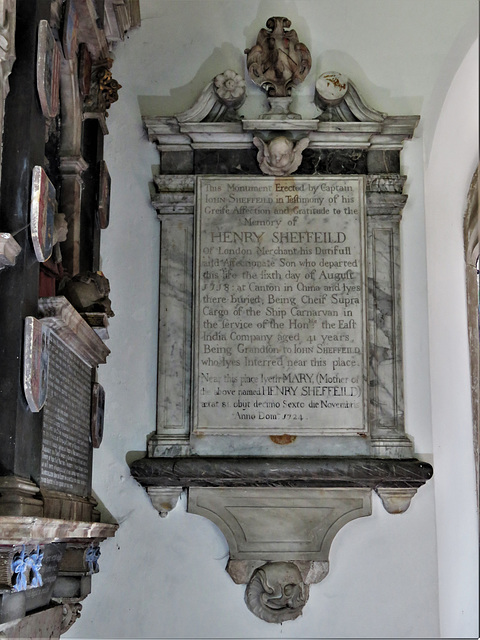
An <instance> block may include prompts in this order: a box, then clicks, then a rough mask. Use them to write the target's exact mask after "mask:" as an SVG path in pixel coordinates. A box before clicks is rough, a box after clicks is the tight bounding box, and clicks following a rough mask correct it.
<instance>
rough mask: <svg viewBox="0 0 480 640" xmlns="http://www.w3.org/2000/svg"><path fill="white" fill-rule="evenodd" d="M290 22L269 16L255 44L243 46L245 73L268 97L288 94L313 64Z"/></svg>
mask: <svg viewBox="0 0 480 640" xmlns="http://www.w3.org/2000/svg"><path fill="white" fill-rule="evenodd" d="M291 24H292V23H291V22H290V20H289V19H288V18H282V17H272V18H269V19H268V20H267V23H266V26H267V28H266V29H260V31H259V33H258V36H257V43H256V44H255V46H253V47H252V48H251V49H245V53H246V54H247V68H248V73H249V75H250V77H251V79H252V80H253V81H254V82H255V84H258V85H259V86H260V87H261V89H263V90H264V91H266V93H267V95H268V96H269V97H279V98H282V97H287V96H290V95H291V92H292V88H293V87H294V86H295V85H297V84H300V83H301V82H303V81H304V80H305V78H306V76H307V74H308V72H309V71H310V67H311V66H312V58H311V55H310V51H309V50H308V49H307V47H306V46H305V45H304V44H303V43H302V42H299V41H298V36H297V32H296V31H295V30H294V29H291V30H290V31H287V29H288V28H289V27H290V25H291Z"/></svg>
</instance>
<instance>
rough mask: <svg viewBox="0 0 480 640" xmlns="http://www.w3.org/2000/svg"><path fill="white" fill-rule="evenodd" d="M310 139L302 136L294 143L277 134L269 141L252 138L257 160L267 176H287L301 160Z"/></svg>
mask: <svg viewBox="0 0 480 640" xmlns="http://www.w3.org/2000/svg"><path fill="white" fill-rule="evenodd" d="M309 142H310V140H309V139H308V138H302V139H301V140H299V141H298V142H297V143H296V144H295V145H294V144H293V142H292V140H289V139H288V138H286V137H285V136H278V137H276V138H274V139H273V140H271V141H270V142H265V141H264V140H262V139H261V138H257V137H255V138H253V144H254V145H255V146H256V147H257V149H258V154H257V160H258V163H259V165H260V169H261V170H262V171H263V173H265V174H267V175H269V176H289V175H290V174H291V173H293V172H294V171H296V170H297V169H298V167H299V166H300V164H301V162H302V153H303V151H304V150H305V149H306V148H307V147H308V144H309Z"/></svg>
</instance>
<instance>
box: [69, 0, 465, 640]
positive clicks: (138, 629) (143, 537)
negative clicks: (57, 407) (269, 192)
mask: <svg viewBox="0 0 480 640" xmlns="http://www.w3.org/2000/svg"><path fill="white" fill-rule="evenodd" d="M141 10H142V27H141V29H140V30H138V31H136V32H133V33H131V34H130V35H129V37H128V39H127V40H126V41H125V43H121V44H120V45H119V46H118V47H117V49H116V62H115V65H114V67H113V69H114V77H115V78H116V79H117V80H118V81H119V82H120V83H121V84H122V85H123V88H122V90H121V92H120V101H119V102H118V103H116V104H114V105H113V106H112V108H111V110H110V111H111V113H110V117H109V118H108V125H109V128H110V130H111V132H112V133H111V134H110V136H108V137H107V139H106V160H107V163H108V166H109V170H110V173H111V176H112V184H113V192H112V210H111V222H110V226H109V228H108V229H107V230H105V231H104V232H103V234H102V255H103V264H102V267H103V270H104V272H105V273H106V275H107V277H109V279H110V283H111V287H112V294H111V297H112V302H113V308H114V310H115V313H116V316H115V318H113V319H112V320H111V322H110V329H109V330H110V341H109V343H108V344H109V347H110V348H111V350H112V354H111V356H110V357H109V364H108V365H107V366H105V367H103V368H102V369H101V382H102V384H103V385H104V387H105V389H106V394H107V404H106V423H105V437H104V442H103V444H102V447H101V449H100V450H99V451H97V452H96V453H95V459H94V489H95V492H96V493H97V495H98V496H99V497H100V498H101V500H102V502H103V504H104V505H105V507H106V509H108V511H109V512H110V513H111V514H112V515H113V516H114V517H115V518H116V519H117V520H118V522H119V523H120V525H121V526H120V529H119V531H118V533H117V536H116V538H115V539H113V540H108V541H106V542H105V543H103V545H102V556H101V559H100V568H101V571H100V573H99V574H98V575H97V576H95V577H94V579H93V592H92V595H91V596H89V597H88V598H87V599H86V600H85V602H84V606H83V613H82V617H81V618H80V620H79V621H78V622H77V623H76V624H75V625H74V626H73V627H72V629H71V630H70V631H69V632H68V634H67V637H71V638H74V637H77V638H152V637H153V638H185V637H189V638H220V637H222V638H266V637H269V638H280V637H282V638H329V637H330V638H331V637H337V638H341V637H349V638H352V637H355V638H358V637H369V638H375V637H395V638H400V637H439V635H440V621H441V623H442V631H444V632H446V631H448V633H449V634H450V636H451V637H453V636H455V637H468V634H470V636H469V637H473V636H474V635H475V623H476V611H475V610H472V602H473V600H474V597H475V592H474V588H473V586H472V579H473V578H474V576H473V573H474V569H468V566H467V564H468V561H467V559H468V558H469V557H470V558H471V564H472V567H476V566H477V565H476V564H475V561H474V555H475V548H476V545H475V540H474V539H473V537H474V531H475V527H474V521H473V519H474V505H472V481H473V480H472V475H471V470H470V471H469V470H468V467H469V465H471V460H470V459H468V456H469V452H470V453H471V450H470V449H469V446H468V433H469V432H468V409H465V406H467V405H468V402H467V400H468V386H467V387H466V388H465V385H466V384H467V385H468V380H467V379H466V378H465V376H466V372H467V371H468V354H467V351H466V346H465V344H463V345H462V348H461V349H459V350H458V353H457V351H456V350H455V344H456V335H452V336H451V337H450V339H449V354H450V356H451V358H453V360H452V359H450V360H448V359H447V357H446V356H442V355H441V349H440V348H439V344H441V343H440V342H437V340H444V339H445V338H446V337H448V322H449V319H450V317H451V316H452V315H454V316H455V317H456V318H457V316H458V318H457V319H456V320H455V322H456V324H455V327H456V329H457V330H458V331H459V334H458V336H460V338H461V340H463V336H464V335H465V333H464V331H465V327H464V325H463V324H462V322H463V319H464V318H463V316H462V312H460V311H459V310H458V309H452V305H451V304H446V300H445V301H444V302H443V303H442V293H441V284H442V281H441V278H440V276H437V275H436V269H437V268H439V269H440V268H441V263H442V259H443V258H444V252H443V251H441V250H439V247H442V246H443V245H442V243H444V242H447V244H448V242H449V237H448V229H450V228H451V227H452V226H454V227H455V238H456V240H455V245H453V246H452V247H451V251H449V254H448V265H450V266H451V267H452V268H454V269H455V274H456V275H455V279H454V280H452V281H451V282H449V286H448V291H449V293H452V292H453V291H455V287H460V288H461V286H462V285H461V280H460V276H461V274H460V272H461V258H462V253H461V247H459V246H458V238H457V236H458V233H457V232H458V224H460V219H461V214H462V211H461V210H460V209H459V208H458V205H459V202H458V199H459V198H460V195H459V194H460V192H461V190H462V189H463V186H464V184H463V183H465V185H467V186H468V182H469V179H470V174H469V167H468V170H467V167H466V166H464V165H463V164H462V163H460V164H459V165H457V166H458V173H459V180H458V183H456V187H455V190H456V192H458V193H457V201H455V202H454V203H453V204H454V205H456V208H453V209H450V208H445V207H444V208H443V209H442V213H441V216H442V218H441V219H442V221H443V223H444V224H445V225H446V228H445V229H442V231H441V232H440V231H439V230H438V229H437V235H435V229H434V227H435V225H434V222H435V216H434V212H435V202H433V203H432V201H431V200H430V201H429V203H428V204H429V208H428V209H427V215H428V218H427V226H426V225H425V214H424V184H423V166H424V154H426V155H427V154H428V153H429V150H430V149H432V154H431V162H430V168H429V174H428V176H427V177H428V178H430V176H432V180H431V181H429V182H427V189H429V190H428V191H427V196H428V197H430V194H432V193H434V192H435V187H436V184H437V181H440V184H442V183H443V184H444V185H445V187H447V185H448V180H447V175H448V174H447V173H446V166H447V164H448V163H446V162H445V163H444V164H443V165H442V167H441V168H442V171H443V173H442V174H441V176H438V177H437V174H436V170H435V167H434V164H433V161H434V158H435V154H436V153H437V149H440V150H441V151H442V152H443V153H445V151H444V147H442V142H441V141H442V140H443V135H444V134H443V129H440V128H439V129H436V125H437V120H438V117H439V114H440V111H441V106H442V104H443V102H444V99H445V96H446V94H447V91H448V88H449V86H450V84H451V82H452V79H453V78H454V76H455V73H456V71H457V69H458V67H459V66H460V63H461V61H462V60H463V59H464V57H465V55H466V54H467V52H468V49H469V48H470V46H471V43H472V42H473V40H474V37H475V32H476V29H477V24H478V19H477V12H478V9H477V2H476V0H455V2H452V0H422V1H421V2H418V0H390V1H388V2H387V1H386V0H299V1H297V2H293V1H286V0H277V1H272V0H263V1H262V0H242V1H241V2H240V1H239V0H196V1H195V0H141ZM271 15H285V16H288V17H289V18H290V19H291V20H292V23H293V27H294V28H295V29H296V30H297V32H298V33H299V35H300V39H301V40H302V41H304V42H305V43H306V44H307V46H308V47H309V49H310V51H311V53H312V58H313V61H314V62H313V68H312V72H311V74H310V76H309V79H308V81H307V82H306V83H305V84H304V85H302V87H301V89H300V91H299V94H300V95H301V98H299V99H298V100H297V104H296V105H294V108H297V110H298V109H299V110H300V111H301V112H302V113H303V114H304V115H310V114H313V113H314V109H313V108H312V107H308V106H307V107H305V106H301V105H300V104H299V103H300V102H301V101H302V100H303V101H306V100H308V96H311V95H312V91H313V85H314V82H315V78H316V77H317V76H318V75H319V74H320V73H322V72H323V71H328V70H338V71H342V72H344V73H346V74H347V75H348V76H350V78H352V80H353V81H354V82H355V84H356V86H357V87H358V89H359V90H360V91H361V93H362V94H363V95H364V97H365V99H366V100H367V102H369V103H370V104H371V106H373V107H374V108H377V109H379V110H382V111H386V112H388V113H390V114H392V115H396V114H420V115H422V122H421V125H420V126H419V128H418V129H417V135H416V137H415V139H414V140H413V141H411V142H409V143H407V145H406V148H405V151H404V154H403V169H404V172H405V173H407V174H408V181H407V185H406V191H407V192H408V193H409V200H408V203H407V206H406V208H405V212H404V220H403V223H402V228H403V247H402V249H403V263H404V271H403V287H404V317H405V321H404V324H405V340H404V343H405V344H404V347H405V376H406V380H405V396H406V417H407V430H408V432H409V434H410V435H411V436H412V437H413V438H414V441H415V446H416V450H417V451H418V452H419V453H420V454H422V455H424V456H425V457H426V458H427V459H428V460H431V458H432V454H433V453H434V454H435V459H434V460H433V463H434V465H435V467H436V468H437V456H438V457H439V459H438V469H437V471H436V477H435V482H429V483H428V484H427V485H426V486H425V487H423V488H422V489H421V490H420V491H419V493H418V495H417V496H416V497H415V498H414V500H413V502H412V505H411V507H410V509H409V510H408V511H407V512H406V513H405V514H403V515H401V516H392V515H389V514H387V513H386V512H385V511H384V509H383V507H382V506H381V504H380V501H379V500H378V499H377V498H376V496H374V497H373V515H372V516H371V517H369V518H363V519H360V520H356V521H354V522H352V523H350V524H348V525H347V526H346V527H345V528H344V529H343V530H342V531H340V533H339V534H338V535H337V537H336V539H335V540H334V542H333V545H332V549H331V553H330V564H331V569H330V574H329V576H327V578H326V579H325V580H324V581H323V582H322V583H320V584H319V585H314V586H313V587H312V588H311V592H310V600H309V602H308V604H307V606H306V607H305V609H304V615H303V616H302V617H301V618H300V619H299V620H296V621H294V622H290V623H285V624H284V625H283V626H278V627H277V626H273V625H269V624H268V623H265V622H262V621H261V620H258V619H257V618H255V617H254V616H253V615H252V614H250V613H249V612H248V610H247V609H246V607H245V605H244V602H243V592H244V588H243V587H241V586H238V585H235V584H234V583H233V582H232V581H231V579H230V578H229V576H228V575H227V573H226V572H225V571H224V566H225V564H226V561H227V556H228V549H227V546H226V543H225V540H224V538H223V536H222V534H221V533H220V532H219V531H218V530H217V529H216V528H215V526H214V525H213V524H212V523H210V522H209V521H206V520H204V519H202V518H200V517H198V516H193V515H190V514H187V513H185V504H184V501H182V503H181V504H180V505H179V506H178V507H177V508H176V509H175V511H173V512H172V513H171V514H170V515H169V516H168V518H167V519H163V520H162V519H160V518H159V517H158V515H157V513H156V512H155V511H154V509H153V507H152V506H151V504H150V501H149V499H148V498H147V496H146V494H145V492H144V490H143V489H141V488H140V487H139V486H138V485H137V484H136V483H135V482H134V481H133V480H132V478H131V477H130V475H129V469H128V465H127V461H126V457H127V453H128V452H135V451H137V452H143V451H145V447H146V439H147V436H148V434H150V433H152V432H153V431H154V430H155V392H156V386H155V377H156V332H157V289H158V234H159V223H158V221H157V220H156V216H155V212H154V210H153V208H152V207H151V205H150V195H149V190H148V182H149V181H150V180H151V175H152V165H155V164H156V163H157V162H158V156H157V154H156V151H155V148H154V146H153V145H152V144H151V143H149V142H148V141H147V140H146V137H145V134H144V132H143V130H142V124H141V115H170V114H173V113H175V112H176V111H177V112H178V111H181V110H183V109H186V108H188V107H189V106H191V104H192V102H193V101H194V100H195V99H196V97H197V96H198V94H199V93H200V92H201V90H202V89H203V87H204V86H205V84H206V83H207V82H208V81H209V80H210V79H211V78H212V77H213V76H214V75H216V74H217V73H219V72H221V71H223V70H224V69H226V68H234V69H236V70H238V71H241V70H243V67H244V55H243V49H244V48H245V47H246V46H251V45H252V44H253V43H254V42H255V39H256V34H257V32H258V30H259V29H260V28H261V27H263V26H264V23H265V21H266V19H267V18H268V17H270V16H271ZM475 79H476V76H475V77H474V80H475ZM464 81H465V79H464ZM466 81H467V83H471V82H472V80H471V79H466ZM248 91H249V93H250V94H251V95H252V97H251V99H250V106H249V107H248V108H246V109H244V113H245V114H246V115H247V116H248V115H257V114H258V112H259V111H260V110H261V109H262V108H263V97H262V96H261V95H260V94H259V92H258V90H257V89H256V88H255V87H253V86H252V85H249V87H248ZM472 108H474V107H472V106H471V107H470V109H472ZM439 126H440V125H439ZM446 126H447V130H448V125H446ZM455 126H457V123H456V124H455ZM464 126H465V128H466V129H467V128H468V122H467V121H465V123H464ZM472 135H474V134H472ZM474 137H475V139H476V136H474ZM462 139H463V138H462ZM437 140H439V141H440V142H438V144H437ZM444 144H445V143H444ZM432 145H433V146H432ZM470 146H471V145H470ZM468 163H470V164H471V163H472V159H471V158H470V159H469V161H468V162H466V163H465V164H468ZM463 169H465V170H466V173H465V175H463V173H462V171H463ZM472 172H473V169H472ZM470 173H471V172H470ZM460 174H462V175H460ZM445 192H446V193H448V189H447V188H445ZM464 193H466V188H465V191H464ZM453 211H454V213H453ZM451 216H453V217H451ZM432 232H434V235H433V238H431V237H430V234H431V233H432ZM445 236H446V237H445ZM426 246H428V249H429V251H428V278H429V279H430V280H432V279H433V282H432V283H431V282H429V281H427V257H426V256H427V254H426ZM442 269H443V268H442ZM445 269H447V267H445V268H444V269H443V270H442V271H441V273H443V272H444V271H445ZM447 275H448V273H447ZM427 284H428V290H429V292H428V296H427ZM427 303H428V304H430V306H431V307H432V312H434V315H433V316H432V315H431V317H430V325H429V317H428V304H427ZM456 303H457V300H456ZM459 304H461V301H460V303H459ZM439 311H441V314H442V315H441V316H440V319H441V332H440V329H437V328H436V325H435V318H436V315H435V314H436V313H437V312H439ZM461 340H460V342H461ZM452 364H454V365H455V367H456V370H458V371H459V372H460V373H461V376H460V377H458V379H457V378H456V377H455V380H453V381H451V380H450V379H449V376H450V375H452V377H454V374H453V372H450V373H449V372H448V370H449V368H450V367H451V365H452ZM430 367H435V371H433V374H432V375H431V376H430ZM438 369H440V371H439V370H438ZM431 380H432V389H431V386H430V381H431ZM450 382H454V388H455V402H454V405H453V406H452V407H449V408H448V412H447V413H446V415H445V416H444V417H443V418H442V416H439V415H438V414H439V413H441V412H442V410H443V409H445V405H448V398H449V396H450ZM442 393H443V396H444V398H443V402H442V397H441V396H442ZM431 398H432V403H431ZM462 403H463V404H462ZM462 407H463V408H462ZM432 415H433V417H434V421H433V432H434V438H433V440H432ZM459 416H461V419H460V421H459V420H458V419H457V418H458V417H459ZM439 418H442V419H441V420H440V427H438V423H437V420H438V419H439ZM459 429H460V430H461V439H460V440H461V442H460V443H459V444H458V445H456V444H455V445H454V447H453V449H454V450H455V457H454V458H451V456H450V455H449V452H450V451H451V443H452V439H453V441H454V442H456V438H457V436H458V435H459V433H458V430H459ZM134 455H135V454H130V455H129V456H128V459H131V458H132V457H133V456H134ZM139 455H140V454H137V456H139ZM457 460H458V463H457ZM462 465H466V466H467V471H465V472H464V471H463V468H464V467H463V466H462ZM472 468H473V466H472ZM458 490H460V492H459V491H458ZM453 504H454V506H452V505H453ZM436 508H437V513H436ZM456 518H459V519H460V522H461V525H462V531H463V528H464V527H466V530H465V531H466V533H465V536H463V535H462V534H461V533H460V531H457V532H455V526H456V525H455V523H456ZM437 526H438V528H439V547H438V549H439V556H438V558H437V543H436V540H437ZM459 557H460V559H461V562H460V564H459V566H458V567H456V566H455V564H456V562H457V558H459ZM438 568H439V569H440V583H439V576H438ZM439 596H440V597H439ZM462 610H463V614H461V613H460V612H461V611H462ZM462 634H463V635H462Z"/></svg>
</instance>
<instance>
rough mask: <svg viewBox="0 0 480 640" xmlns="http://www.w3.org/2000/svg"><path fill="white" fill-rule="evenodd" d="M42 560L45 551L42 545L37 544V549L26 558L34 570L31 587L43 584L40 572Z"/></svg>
mask: <svg viewBox="0 0 480 640" xmlns="http://www.w3.org/2000/svg"><path fill="white" fill-rule="evenodd" d="M42 562H43V551H41V550H40V547H39V546H37V548H36V550H35V551H32V552H31V553H30V555H29V556H28V557H27V559H26V563H27V565H28V566H29V567H30V569H31V571H32V573H31V580H30V586H31V587H41V586H42V585H43V580H42V576H41V574H40V570H41V568H42Z"/></svg>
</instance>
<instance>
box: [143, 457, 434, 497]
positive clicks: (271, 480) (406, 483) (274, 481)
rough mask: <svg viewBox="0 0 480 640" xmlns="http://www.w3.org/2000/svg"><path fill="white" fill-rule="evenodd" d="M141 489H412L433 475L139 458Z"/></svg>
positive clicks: (300, 462)
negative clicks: (153, 487)
mask: <svg viewBox="0 0 480 640" xmlns="http://www.w3.org/2000/svg"><path fill="white" fill-rule="evenodd" d="M131 473H132V476H133V477H134V478H135V479H136V480H137V482H139V483H140V484H141V485H142V486H144V487H152V486H157V487H337V488H341V487H362V488H370V489H377V488H412V489H417V488H419V487H421V486H422V485H423V484H425V483H426V482H427V480H429V479H430V478H431V477H432V475H433V468H432V466H431V465H430V464H428V463H427V462H422V461H420V460H418V459H416V458H406V459H390V458H359V457H355V458H350V457H328V458H327V457H325V458H298V457H296V458H264V457H258V458H252V457H249V458H247V457H237V458H232V457H225V456H222V457H201V456H192V457H182V458H142V459H140V460H136V461H135V462H134V463H133V464H132V465H131Z"/></svg>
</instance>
